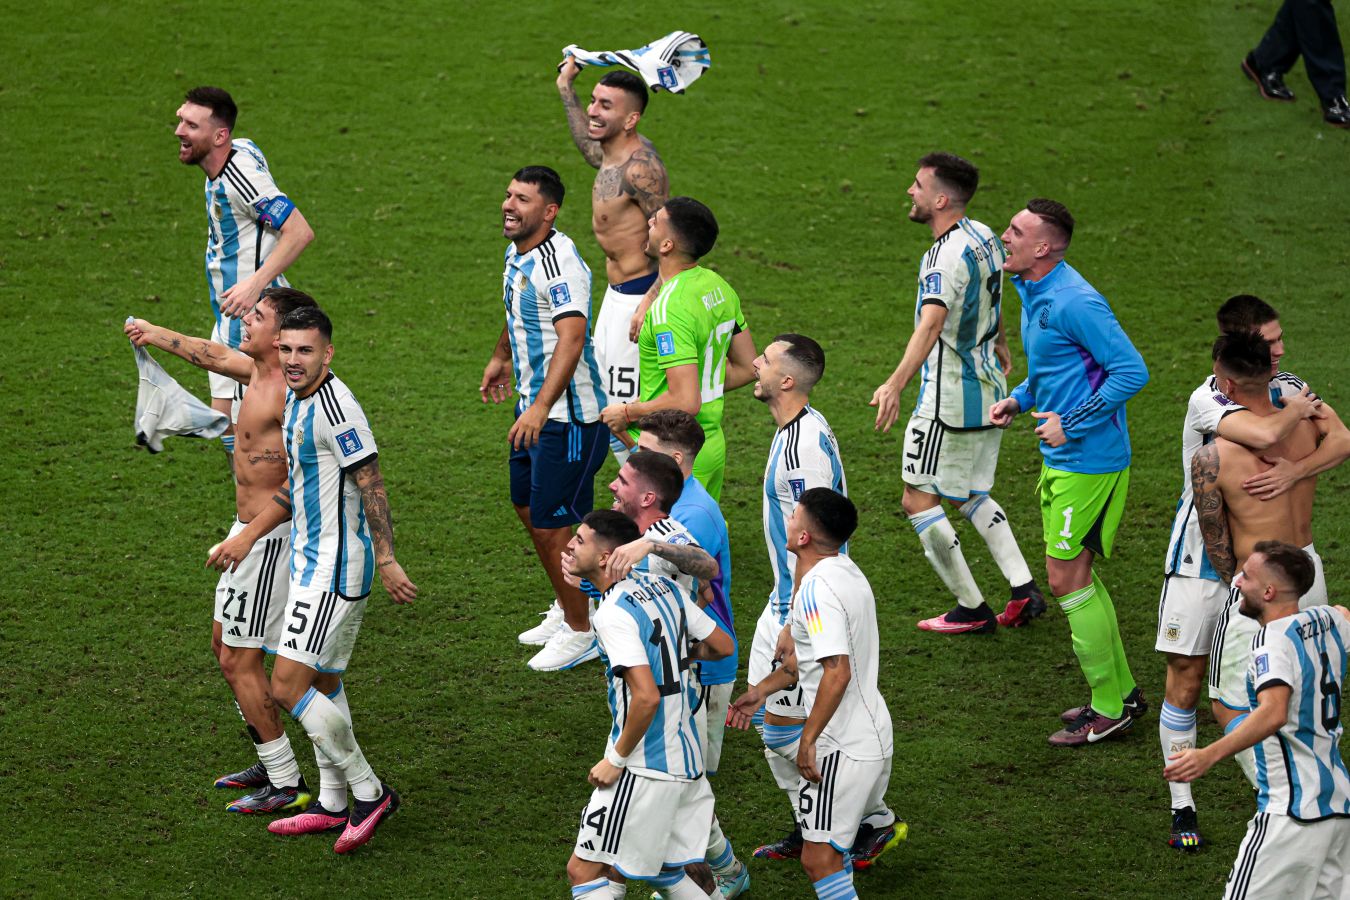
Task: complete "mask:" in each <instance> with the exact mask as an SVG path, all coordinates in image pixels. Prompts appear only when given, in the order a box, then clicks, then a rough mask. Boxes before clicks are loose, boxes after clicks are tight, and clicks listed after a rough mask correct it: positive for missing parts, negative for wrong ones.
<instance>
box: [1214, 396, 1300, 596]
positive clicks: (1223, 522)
mask: <svg viewBox="0 0 1350 900" xmlns="http://www.w3.org/2000/svg"><path fill="white" fill-rule="evenodd" d="M1319 440H1320V438H1319V433H1318V429H1317V426H1316V425H1314V424H1313V423H1312V422H1310V421H1309V420H1307V419H1305V420H1303V421H1302V422H1300V423H1299V424H1298V426H1297V427H1295V428H1294V430H1293V431H1292V432H1291V433H1290V434H1289V436H1288V437H1286V438H1285V439H1284V440H1283V441H1281V442H1280V443H1279V444H1277V445H1275V446H1273V447H1271V448H1269V449H1268V450H1267V451H1266V454H1267V455H1268V456H1271V457H1285V458H1287V459H1293V460H1299V459H1302V458H1304V457H1306V456H1308V455H1309V454H1311V453H1312V452H1313V451H1314V450H1316V449H1317V445H1318V443H1319ZM1269 468H1270V464H1269V463H1267V462H1266V461H1265V460H1263V459H1262V458H1261V456H1260V455H1259V454H1257V453H1255V452H1253V451H1252V450H1249V449H1248V448H1246V447H1244V446H1242V445H1241V444H1237V443H1234V442H1233V441H1229V440H1227V439H1225V438H1216V439H1215V441H1214V442H1213V443H1211V444H1207V445H1205V446H1204V447H1201V448H1200V449H1199V450H1198V451H1196V454H1195V458H1194V459H1193V460H1192V461H1191V480H1192V485H1193V487H1194V490H1195V497H1196V509H1197V511H1198V513H1199V516H1200V530H1201V532H1202V534H1204V537H1205V550H1206V553H1207V554H1208V555H1209V558H1210V562H1211V563H1212V564H1213V565H1214V568H1215V571H1217V572H1218V573H1219V574H1220V575H1221V576H1223V577H1224V580H1225V581H1231V579H1232V576H1233V573H1234V571H1235V570H1236V566H1237V561H1238V560H1243V559H1246V558H1247V557H1248V556H1250V555H1251V554H1252V552H1253V550H1254V549H1255V547H1256V545H1257V544H1258V543H1259V542H1261V541H1270V540H1275V541H1284V542H1286V543H1290V544H1293V545H1294V546H1297V547H1306V546H1308V545H1309V544H1311V543H1312V509H1313V497H1314V493H1315V491H1316V488H1317V479H1316V477H1310V478H1305V479H1303V480H1301V481H1300V482H1299V483H1298V484H1296V485H1295V486H1294V487H1293V488H1292V489H1291V490H1289V491H1287V492H1286V493H1284V494H1282V495H1280V496H1278V497H1275V498H1273V499H1271V500H1258V499H1257V498H1255V497H1253V496H1252V495H1251V494H1249V493H1248V492H1247V490H1246V489H1245V488H1244V487H1243V481H1245V480H1246V479H1247V478H1249V477H1251V476H1252V475H1256V474H1258V473H1260V472H1263V471H1265V470H1266V469H1269Z"/></svg>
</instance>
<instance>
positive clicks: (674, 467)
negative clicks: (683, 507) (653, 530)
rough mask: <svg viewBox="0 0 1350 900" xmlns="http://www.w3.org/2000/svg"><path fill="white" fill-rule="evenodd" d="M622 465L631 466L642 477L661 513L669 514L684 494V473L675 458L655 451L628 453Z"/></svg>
mask: <svg viewBox="0 0 1350 900" xmlns="http://www.w3.org/2000/svg"><path fill="white" fill-rule="evenodd" d="M624 465H626V466H632V467H633V471H635V472H637V473H638V475H640V476H642V479H643V480H644V481H646V482H647V484H648V485H649V486H650V487H651V489H652V491H653V492H655V494H656V502H657V504H658V505H659V506H660V507H661V512H664V513H668V512H670V509H671V507H673V506H674V505H675V502H676V501H677V500H679V499H680V494H681V493H683V492H684V473H683V472H681V471H680V466H679V464H678V463H677V462H675V457H673V456H670V455H669V454H666V453H658V452H657V451H655V450H639V451H637V452H636V453H630V454H629V455H628V459H626V460H624Z"/></svg>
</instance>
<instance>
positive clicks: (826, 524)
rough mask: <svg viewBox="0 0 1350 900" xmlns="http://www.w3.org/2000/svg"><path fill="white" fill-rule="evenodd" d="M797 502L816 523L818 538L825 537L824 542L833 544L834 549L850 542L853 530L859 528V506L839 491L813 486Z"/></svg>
mask: <svg viewBox="0 0 1350 900" xmlns="http://www.w3.org/2000/svg"><path fill="white" fill-rule="evenodd" d="M797 503H798V504H800V505H801V507H802V508H803V509H805V510H806V512H807V514H808V515H809V516H810V517H811V521H812V522H814V523H815V525H816V528H815V529H813V533H814V534H815V535H816V536H817V538H818V539H819V538H822V537H823V538H824V539H825V540H824V541H822V543H825V544H828V545H832V546H833V548H834V549H838V548H839V547H842V546H844V544H846V543H848V539H849V538H851V537H852V536H853V532H855V531H857V530H858V508H857V507H856V506H854V505H853V501H852V500H850V499H848V498H847V497H845V496H844V495H843V494H841V493H839V492H838V491H834V490H831V489H830V488H827V487H816V488H811V489H810V490H808V491H803V492H802V495H801V496H800V497H798V498H797Z"/></svg>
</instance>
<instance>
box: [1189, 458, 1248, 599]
mask: <svg viewBox="0 0 1350 900" xmlns="http://www.w3.org/2000/svg"><path fill="white" fill-rule="evenodd" d="M1191 490H1192V492H1193V493H1194V494H1195V509H1196V513H1197V514H1198V515H1199V517H1200V534H1201V535H1202V536H1203V537H1204V539H1205V553H1206V554H1207V555H1208V556H1209V561H1210V564H1211V565H1213V566H1214V571H1215V572H1218V573H1219V577H1220V578H1222V579H1223V580H1224V581H1225V582H1227V583H1229V584H1231V583H1232V581H1233V573H1234V572H1236V571H1237V558H1236V556H1235V555H1234V552H1233V534H1232V531H1231V530H1230V529H1229V527H1228V511H1227V510H1226V509H1225V507H1224V502H1223V491H1222V490H1220V488H1219V448H1218V447H1216V446H1214V445H1213V444H1206V445H1205V446H1203V447H1201V448H1200V449H1199V450H1197V451H1196V452H1195V456H1194V457H1192V458H1191Z"/></svg>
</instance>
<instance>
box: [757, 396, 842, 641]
mask: <svg viewBox="0 0 1350 900" xmlns="http://www.w3.org/2000/svg"><path fill="white" fill-rule="evenodd" d="M817 487H827V488H830V489H832V490H834V491H836V492H838V493H840V494H843V495H845V496H848V486H847V484H846V483H845V481H844V461H843V460H842V459H841V458H840V456H839V441H837V440H835V437H834V432H833V431H831V430H830V423H829V422H826V421H825V417H824V416H822V415H821V414H820V413H819V412H818V411H817V410H815V409H814V408H812V407H811V406H805V407H803V408H802V411H801V412H800V413H798V414H797V417H796V418H795V419H793V420H792V421H791V422H789V423H787V424H786V425H784V426H783V427H782V428H780V429H778V433H777V434H775V435H774V436H773V444H772V445H771V446H770V447H769V464H768V466H767V467H766V468H765V469H764V542H765V543H766V544H767V545H768V548H769V567H770V569H771V570H772V571H773V590H772V591H771V592H770V593H769V606H770V607H771V608H772V609H773V613H774V616H775V617H776V618H777V620H778V624H779V625H784V624H786V623H787V619H788V611H789V610H790V609H791V608H792V573H793V572H794V571H795V570H796V567H797V558H796V557H795V556H793V555H792V554H791V553H788V549H787V521H788V519H789V518H790V517H791V516H792V510H793V508H794V507H795V506H796V505H797V498H798V497H800V496H801V495H802V494H803V493H805V492H806V491H808V490H810V489H811V488H817ZM843 552H845V553H847V552H848V551H847V548H845V550H844V551H843Z"/></svg>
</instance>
